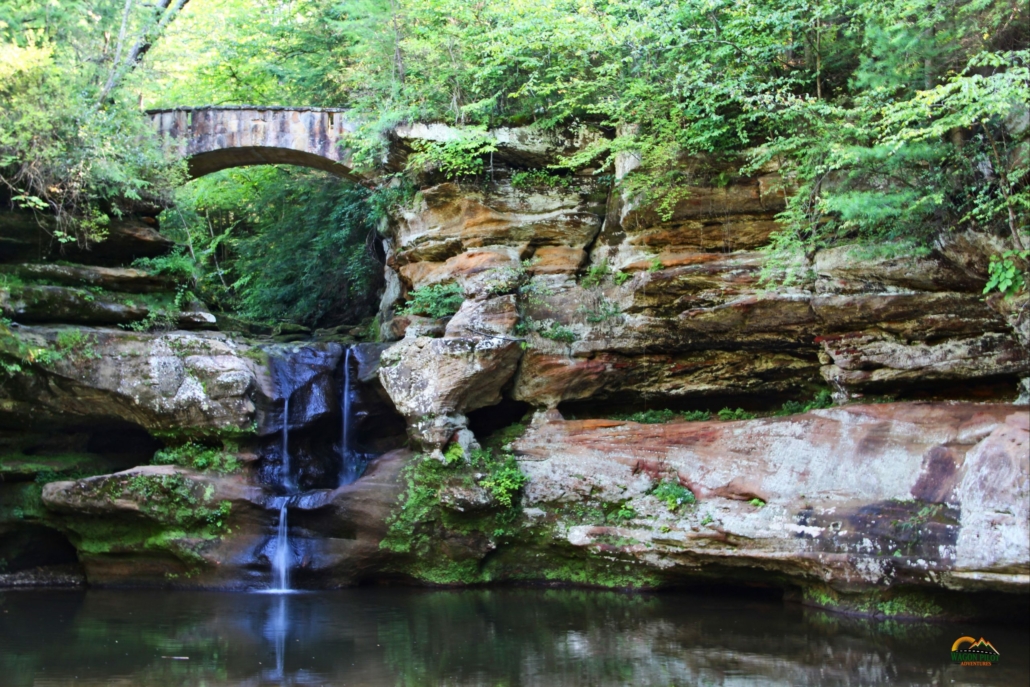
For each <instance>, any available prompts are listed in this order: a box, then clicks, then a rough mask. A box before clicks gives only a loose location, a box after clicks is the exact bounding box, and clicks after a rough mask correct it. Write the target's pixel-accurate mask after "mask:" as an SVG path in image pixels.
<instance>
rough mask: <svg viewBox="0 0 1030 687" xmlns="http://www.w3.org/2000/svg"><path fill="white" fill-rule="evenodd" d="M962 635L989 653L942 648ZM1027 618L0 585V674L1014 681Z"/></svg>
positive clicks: (647, 601) (106, 681)
mask: <svg viewBox="0 0 1030 687" xmlns="http://www.w3.org/2000/svg"><path fill="white" fill-rule="evenodd" d="M962 635H971V636H973V637H977V638H979V637H980V636H981V635H983V636H984V637H986V638H987V639H988V640H990V641H991V642H993V644H994V646H995V647H997V649H998V650H999V652H1000V653H1001V660H1000V661H999V663H998V664H997V665H995V666H992V667H990V668H963V667H960V666H951V665H950V664H949V651H950V649H951V643H952V642H953V641H954V640H955V639H957V638H958V637H960V636H962ZM1028 646H1030V632H1028V631H1027V630H1026V629H1023V628H1022V627H1018V626H1016V627H1013V626H1008V627H1006V626H996V625H991V624H902V623H897V622H875V621H865V620H856V619H852V618H845V617H841V616H836V615H832V614H827V613H823V612H820V611H814V610H811V609H805V608H801V607H799V606H794V605H790V604H782V603H779V602H774V601H768V600H764V599H763V600H756V599H740V598H728V597H724V596H705V595H698V594H685V593H676V594H672V593H670V594H620V593H614V592H592V591H579V590H535V589H515V590H472V591H467V590H466V591H422V590H409V589H383V588H361V589H354V590H348V591H341V592H325V593H305V594H294V595H266V594H220V593H203V592H196V593H194V592H134V591H89V592H54V591H49V592H28V591H23V592H6V593H0V685H5V686H6V685H10V686H11V687H21V686H23V685H26V686H27V685H34V686H46V685H62V686H63V685H86V686H92V685H105V686H106V685H159V686H165V685H205V686H209V687H219V686H222V685H255V686H257V685H404V686H414V685H483V686H490V687H494V686H497V685H513V686H514V685H541V686H551V685H661V686H667V685H792V686H793V685H881V684H893V685H1021V686H1025V685H1027V684H1028V682H1030V659H1028Z"/></svg>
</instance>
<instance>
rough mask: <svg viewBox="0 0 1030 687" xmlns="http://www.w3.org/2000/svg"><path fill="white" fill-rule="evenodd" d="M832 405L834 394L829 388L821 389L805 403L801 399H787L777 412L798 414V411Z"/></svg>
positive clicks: (779, 413)
mask: <svg viewBox="0 0 1030 687" xmlns="http://www.w3.org/2000/svg"><path fill="white" fill-rule="evenodd" d="M831 406H833V394H831V393H830V390H829V389H820V390H819V393H817V394H816V395H815V398H813V399H812V400H811V401H808V402H805V403H802V402H801V401H787V402H786V403H784V404H783V407H782V408H780V410H779V411H777V413H776V414H777V415H796V414H798V413H807V412H808V411H810V410H816V409H819V408H829V407H831Z"/></svg>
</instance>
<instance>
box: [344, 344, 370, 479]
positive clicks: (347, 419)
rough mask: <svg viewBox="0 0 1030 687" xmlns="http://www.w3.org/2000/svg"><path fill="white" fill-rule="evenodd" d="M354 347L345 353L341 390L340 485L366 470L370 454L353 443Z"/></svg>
mask: <svg viewBox="0 0 1030 687" xmlns="http://www.w3.org/2000/svg"><path fill="white" fill-rule="evenodd" d="M352 358H353V349H351V348H348V349H347V351H346V352H345V353H344V354H343V379H342V380H341V386H342V389H341V391H340V412H341V415H342V416H343V421H342V422H341V425H342V431H341V435H340V486H344V485H347V484H351V483H352V482H354V480H356V479H357V478H358V477H361V473H362V472H364V470H365V463H366V461H367V459H368V456H366V455H365V454H363V453H361V452H359V451H356V450H355V449H354V447H353V446H352V445H351V441H352V436H351V432H352V430H351V425H352V424H353V422H354V410H353V408H352V405H353V401H354V390H353V389H352V388H351V381H350V373H351V359H352Z"/></svg>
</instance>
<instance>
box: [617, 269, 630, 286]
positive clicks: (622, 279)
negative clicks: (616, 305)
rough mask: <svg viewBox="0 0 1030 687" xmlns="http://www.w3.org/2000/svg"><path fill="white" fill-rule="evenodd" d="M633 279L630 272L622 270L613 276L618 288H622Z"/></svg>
mask: <svg viewBox="0 0 1030 687" xmlns="http://www.w3.org/2000/svg"><path fill="white" fill-rule="evenodd" d="M632 278H633V275H632V274H630V273H629V272H623V271H622V270H619V271H618V272H616V273H615V274H614V275H612V281H613V282H615V285H616V286H622V285H623V284H625V283H626V282H628V281H629V280H630V279H632Z"/></svg>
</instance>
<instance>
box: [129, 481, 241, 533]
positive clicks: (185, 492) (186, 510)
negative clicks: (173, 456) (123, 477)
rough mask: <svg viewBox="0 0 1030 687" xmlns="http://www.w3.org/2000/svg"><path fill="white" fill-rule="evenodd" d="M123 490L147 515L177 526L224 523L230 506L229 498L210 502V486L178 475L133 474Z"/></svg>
mask: <svg viewBox="0 0 1030 687" xmlns="http://www.w3.org/2000/svg"><path fill="white" fill-rule="evenodd" d="M124 493H125V494H127V495H129V496H131V497H133V498H135V499H136V500H137V501H138V503H139V504H140V508H141V510H142V511H143V512H144V513H146V514H147V515H150V516H151V517H153V518H155V519H157V520H161V521H164V522H168V523H172V524H175V525H178V526H180V527H204V526H209V527H212V528H214V529H216V530H218V529H221V528H223V527H224V526H225V522H226V518H228V516H229V513H230V512H231V510H232V504H231V503H230V502H229V501H219V502H218V503H214V502H212V500H211V495H212V494H211V493H210V487H208V488H207V489H205V490H201V489H200V487H199V485H197V484H196V483H194V482H193V481H191V480H189V479H187V478H185V477H183V476H182V475H178V474H175V475H135V476H133V477H131V478H130V479H129V480H128V483H127V484H126V486H125V489H124Z"/></svg>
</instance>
